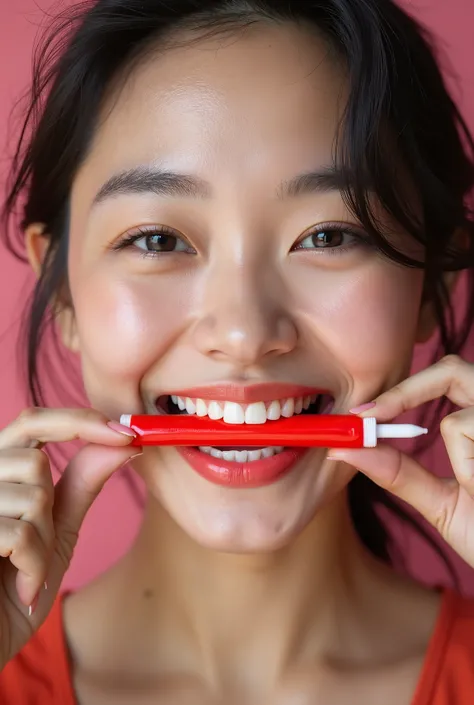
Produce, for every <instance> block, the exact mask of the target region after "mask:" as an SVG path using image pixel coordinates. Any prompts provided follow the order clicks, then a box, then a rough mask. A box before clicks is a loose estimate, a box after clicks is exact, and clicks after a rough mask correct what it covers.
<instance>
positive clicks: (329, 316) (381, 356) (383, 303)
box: [300, 262, 423, 390]
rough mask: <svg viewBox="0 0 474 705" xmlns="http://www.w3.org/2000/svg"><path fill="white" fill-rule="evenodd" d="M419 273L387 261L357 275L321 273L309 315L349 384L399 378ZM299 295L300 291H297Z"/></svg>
mask: <svg viewBox="0 0 474 705" xmlns="http://www.w3.org/2000/svg"><path fill="white" fill-rule="evenodd" d="M422 288H423V273H422V272H420V271H416V270H409V269H402V268H401V267H396V266H394V265H392V264H390V263H380V262H379V263H378V264H376V265H372V266H371V267H370V268H369V267H367V268H364V269H363V271H361V272H360V274H359V275H358V274H357V273H356V272H354V271H352V272H351V273H342V272H339V273H329V272H326V273H323V274H322V275H321V277H320V280H319V282H318V284H317V287H316V291H315V287H314V278H313V286H312V290H313V292H314V293H315V295H314V297H312V301H311V303H310V304H309V302H308V301H307V299H308V297H307V296H306V304H305V306H306V309H307V313H308V314H309V316H310V317H311V319H312V320H313V321H314V323H313V333H314V334H315V335H316V336H318V337H319V338H320V339H321V340H322V342H323V344H324V345H325V347H326V349H327V350H328V351H329V352H330V354H331V357H332V358H333V359H334V360H335V361H337V364H338V366H340V368H342V370H344V371H345V372H346V374H347V375H348V377H349V378H350V379H351V386H353V387H357V386H360V387H364V388H365V389H366V390H367V389H368V387H369V386H370V385H374V384H375V385H377V384H379V383H380V382H381V381H388V382H395V381H398V378H399V377H400V374H402V373H403V372H407V365H409V364H410V361H411V356H412V352H413V346H414V343H415V339H416V330H417V323H418V315H419V309H420V302H421V295H422ZM300 295H301V293H300Z"/></svg>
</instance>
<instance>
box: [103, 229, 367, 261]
mask: <svg viewBox="0 0 474 705" xmlns="http://www.w3.org/2000/svg"><path fill="white" fill-rule="evenodd" d="M328 232H340V233H342V234H343V235H345V236H347V235H349V236H350V237H352V238H354V242H353V243H351V244H349V245H345V246H341V247H321V248H318V247H313V248H306V247H301V243H303V242H304V241H305V240H307V239H308V238H311V237H314V236H315V235H318V234H321V233H328ZM153 235H168V236H170V237H174V238H176V240H177V241H181V242H182V243H183V244H185V243H186V241H185V240H184V238H183V237H180V236H179V235H178V234H177V233H176V232H175V231H174V230H172V229H171V228H168V227H166V226H164V225H160V226H151V227H149V228H137V230H136V231H135V232H134V233H131V234H129V235H125V236H124V237H123V238H122V239H121V240H120V241H119V242H118V243H116V244H115V245H114V246H113V247H112V249H113V250H115V251H117V250H124V249H126V248H130V247H133V245H134V244H135V243H136V242H137V241H139V240H142V239H144V238H146V237H150V236H153ZM360 246H365V247H373V243H372V241H371V239H370V238H369V236H368V235H367V234H365V233H363V232H361V231H359V230H356V229H355V228H352V227H350V226H348V225H347V224H345V223H331V224H328V225H324V224H323V225H319V226H317V227H315V228H314V229H313V230H306V231H305V233H304V236H303V237H301V238H300V240H299V241H298V242H297V243H296V245H294V246H293V247H292V250H291V251H292V252H301V251H305V250H306V251H308V252H311V253H312V254H318V255H319V256H321V255H322V253H324V256H328V255H329V256H331V257H334V256H341V255H344V254H345V253H346V252H348V251H349V250H352V249H354V248H357V247H360ZM135 249H136V250H137V253H138V254H139V256H141V257H143V258H144V259H150V258H151V259H156V258H157V257H162V256H163V255H166V254H176V250H171V251H166V250H163V251H162V252H149V251H146V250H141V248H139V247H136V248H135ZM140 250H141V251H140ZM178 252H184V253H187V254H196V251H195V250H194V248H192V247H191V246H189V248H188V249H183V250H178Z"/></svg>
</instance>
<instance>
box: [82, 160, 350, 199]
mask: <svg viewBox="0 0 474 705" xmlns="http://www.w3.org/2000/svg"><path fill="white" fill-rule="evenodd" d="M345 184H346V181H345V180H344V178H343V173H342V171H341V170H340V169H339V168H338V167H337V166H336V165H329V166H325V167H322V168H319V169H317V170H315V171H311V172H307V173H304V174H299V175H298V176H295V177H294V178H293V179H290V180H289V181H283V182H282V183H281V184H280V186H279V187H278V189H277V192H276V194H277V198H278V199H280V200H281V199H284V198H288V197H297V196H302V195H307V194H314V193H327V192H329V191H342V190H343V188H344V186H345ZM145 193H154V194H156V195H157V196H171V197H177V198H210V196H211V194H212V189H211V185H210V184H209V183H208V182H207V181H204V180H203V179H200V178H198V177H196V176H192V175H191V174H179V173H177V172H174V171H166V170H164V169H161V168H160V167H157V166H138V167H135V168H133V169H128V170H126V171H122V172H119V173H118V174H114V175H113V176H112V177H111V178H110V179H108V181H106V182H105V184H104V185H103V186H102V187H101V188H100V190H99V191H98V193H97V195H96V196H95V198H94V200H93V203H92V206H93V207H94V206H96V205H98V204H99V203H103V202H104V201H106V200H108V199H110V198H114V197H116V196H119V195H122V194H123V195H127V194H145Z"/></svg>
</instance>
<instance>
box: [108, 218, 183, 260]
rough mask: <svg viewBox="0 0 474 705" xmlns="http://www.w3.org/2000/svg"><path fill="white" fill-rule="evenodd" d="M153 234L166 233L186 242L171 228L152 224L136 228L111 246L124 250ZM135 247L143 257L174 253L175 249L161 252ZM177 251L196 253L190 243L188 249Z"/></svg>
mask: <svg viewBox="0 0 474 705" xmlns="http://www.w3.org/2000/svg"><path fill="white" fill-rule="evenodd" d="M153 235H168V236H170V237H174V238H176V240H178V241H181V242H182V243H183V244H184V243H185V242H186V241H185V240H184V238H183V237H181V236H180V235H178V234H177V233H176V232H175V231H174V230H172V229H171V228H167V227H166V226H165V225H153V226H151V227H148V228H137V229H136V231H135V232H133V233H130V234H129V235H125V236H124V237H123V238H122V239H121V240H120V241H119V242H117V243H116V244H115V245H114V246H113V247H112V249H113V250H115V251H117V250H125V249H126V248H130V247H133V245H134V244H135V243H136V242H137V241H138V240H143V239H144V238H146V237H152V236H153ZM135 249H136V250H137V254H139V256H140V257H143V258H144V259H156V257H162V256H163V255H166V254H176V251H173V250H171V251H168V252H167V251H166V250H164V251H162V252H147V251H146V250H142V249H141V248H139V247H135ZM178 252H185V253H187V254H196V251H195V250H194V248H192V247H191V246H190V245H189V248H188V249H183V250H178Z"/></svg>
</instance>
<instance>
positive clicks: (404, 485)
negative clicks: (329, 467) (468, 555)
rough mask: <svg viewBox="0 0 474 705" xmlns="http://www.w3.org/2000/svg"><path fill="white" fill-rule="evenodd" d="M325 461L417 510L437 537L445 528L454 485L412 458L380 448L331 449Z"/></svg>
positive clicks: (451, 509)
mask: <svg viewBox="0 0 474 705" xmlns="http://www.w3.org/2000/svg"><path fill="white" fill-rule="evenodd" d="M328 458H331V459H332V460H342V461H343V462H345V463H348V464H349V465H352V466H353V467H354V468H356V469H357V470H359V471H360V472H362V473H364V475H367V477H368V478H370V479H371V480H372V481H373V482H375V484H377V485H379V487H382V488H383V489H385V490H388V491H389V492H391V493H392V494H393V495H395V496H396V497H398V498H399V499H401V500H402V501H404V502H407V504H410V505H411V506H412V507H413V508H414V509H416V510H417V511H418V512H419V513H420V514H421V515H422V516H423V517H424V518H425V519H426V520H427V521H429V523H430V524H432V526H434V527H435V528H436V529H437V530H438V531H440V533H443V528H444V527H445V526H448V525H449V523H450V518H451V517H452V515H453V513H454V511H455V508H456V502H457V497H458V492H457V491H456V486H457V482H453V481H450V480H446V479H443V478H439V477H436V476H435V475H433V474H431V473H430V472H428V470H426V469H425V468H424V467H423V466H422V465H420V463H418V462H417V461H416V460H415V459H414V458H411V457H410V456H408V455H406V454H405V453H402V452H401V451H399V450H398V449H396V448H394V447H392V446H389V445H385V444H382V443H381V444H379V445H378V446H377V448H370V449H366V448H364V449H360V450H359V449H345V448H344V449H339V448H337V449H331V450H330V451H329V453H328Z"/></svg>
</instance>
